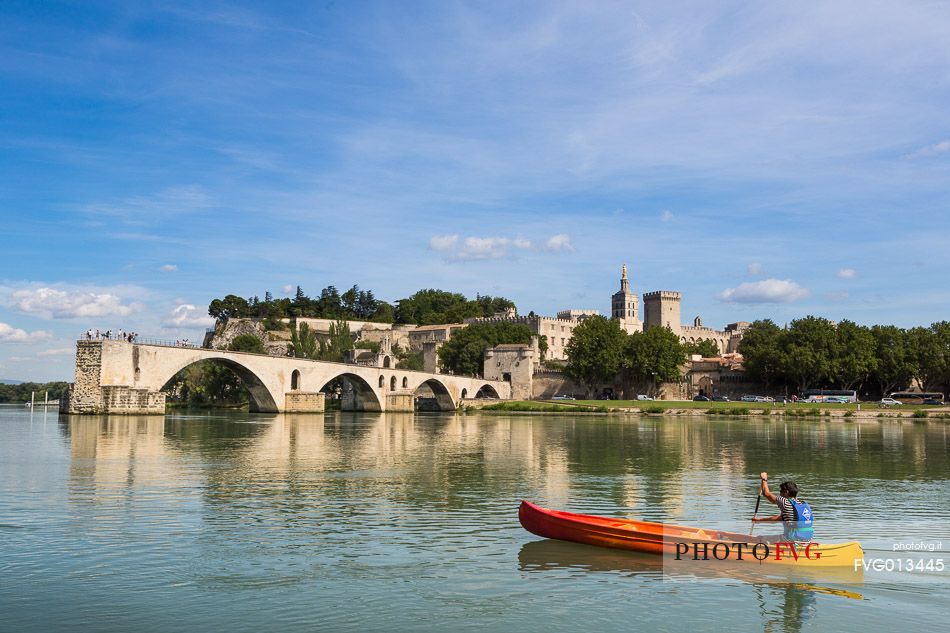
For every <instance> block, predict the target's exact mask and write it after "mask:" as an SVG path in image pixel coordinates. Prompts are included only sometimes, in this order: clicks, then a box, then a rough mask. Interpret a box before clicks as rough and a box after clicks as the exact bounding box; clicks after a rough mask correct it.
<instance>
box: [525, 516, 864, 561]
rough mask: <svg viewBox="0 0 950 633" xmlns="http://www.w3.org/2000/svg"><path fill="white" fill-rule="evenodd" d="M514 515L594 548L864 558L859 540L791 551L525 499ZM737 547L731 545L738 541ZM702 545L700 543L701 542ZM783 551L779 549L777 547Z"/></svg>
mask: <svg viewBox="0 0 950 633" xmlns="http://www.w3.org/2000/svg"><path fill="white" fill-rule="evenodd" d="M518 519H519V520H520V521H521V525H522V526H523V527H524V529H526V530H528V531H529V532H531V533H532V534H537V535H538V536H542V537H544V538H553V539H560V540H562V541H574V542H576V543H586V544H588V545H598V546H600V547H612V548H616V549H625V550H631V551H634V552H646V553H648V554H661V555H668V556H671V557H673V556H675V555H676V553H677V547H679V548H680V552H681V553H682V548H683V547H684V546H685V547H688V548H689V549H688V552H687V553H686V554H685V556H684V557H686V558H690V559H692V558H693V553H694V551H695V550H694V548H696V547H699V548H700V551H706V552H708V553H709V556H710V557H712V556H713V548H714V547H716V546H717V545H719V546H720V547H719V548H718V549H717V550H716V554H717V555H724V559H725V560H730V561H743V562H745V561H748V562H752V563H756V564H758V563H760V562H767V563H772V564H795V565H799V566H804V567H808V568H814V567H853V566H854V565H855V561H856V560H862V559H863V558H864V551H863V550H862V549H861V545H860V543H857V542H855V541H851V542H847V543H817V542H816V543H813V544H811V545H810V547H808V551H807V555H806V552H805V546H804V545H798V546H796V547H795V548H794V549H795V551H794V552H792V551H788V550H790V549H791V547H790V546H789V544H784V545H783V544H778V543H772V544H764V543H763V541H762V540H761V539H759V538H757V537H752V536H749V535H748V534H739V533H736V532H723V531H718V530H705V529H702V528H692V527H683V526H679V525H667V524H665V523H651V522H649V521H636V520H633V519H620V518H612V517H601V516H593V515H589V514H574V513H573V512H562V511H560V510H549V509H547V508H542V507H541V506H537V505H535V504H533V503H531V502H529V501H522V502H521V508H520V509H519V511H518ZM740 543H741V544H743V547H741V548H740V547H737V545H738V544H740ZM704 544H705V548H704V547H703V546H704ZM756 545H760V547H759V548H758V550H757V554H761V553H763V552H764V551H766V550H765V547H766V546H767V547H768V552H769V555H768V556H767V557H765V558H759V557H756V556H752V555H751V554H750V551H751V550H752V548H753V547H755V546H756ZM783 550H785V551H783Z"/></svg>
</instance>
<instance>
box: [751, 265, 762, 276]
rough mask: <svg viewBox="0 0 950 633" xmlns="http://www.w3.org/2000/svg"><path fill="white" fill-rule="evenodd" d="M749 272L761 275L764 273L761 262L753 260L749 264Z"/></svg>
mask: <svg viewBox="0 0 950 633" xmlns="http://www.w3.org/2000/svg"><path fill="white" fill-rule="evenodd" d="M749 274H750V275H756V276H758V275H761V274H762V264H760V263H759V262H752V263H751V264H749Z"/></svg>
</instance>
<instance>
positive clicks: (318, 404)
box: [284, 391, 326, 413]
mask: <svg viewBox="0 0 950 633" xmlns="http://www.w3.org/2000/svg"><path fill="white" fill-rule="evenodd" d="M325 409H326V394H324V393H322V392H320V391H290V392H288V393H287V394H286V395H285V400H284V411H285V412H287V413H322V412H323V411H324V410H325Z"/></svg>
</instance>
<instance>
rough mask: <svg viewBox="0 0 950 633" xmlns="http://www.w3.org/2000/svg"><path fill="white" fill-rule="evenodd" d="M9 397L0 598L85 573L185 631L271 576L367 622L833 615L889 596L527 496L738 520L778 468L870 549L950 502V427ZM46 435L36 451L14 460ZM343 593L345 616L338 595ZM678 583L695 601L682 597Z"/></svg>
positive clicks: (607, 622)
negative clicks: (665, 543) (568, 525)
mask: <svg viewBox="0 0 950 633" xmlns="http://www.w3.org/2000/svg"><path fill="white" fill-rule="evenodd" d="M2 413H3V412H2V411H0V414H2ZM18 415H19V416H20V417H18V418H16V421H17V422H22V427H21V428H20V427H16V425H15V424H13V423H10V424H6V423H5V424H3V425H0V438H2V440H3V441H2V442H0V474H3V475H4V477H3V478H0V485H6V486H7V487H6V492H5V495H6V496H5V497H4V496H0V513H6V515H9V516H18V517H19V516H27V515H29V514H30V513H31V512H32V513H34V514H35V517H34V518H33V519H32V521H33V522H34V523H36V524H43V526H44V529H45V530H47V532H44V533H42V534H41V536H33V535H32V533H30V534H27V532H26V531H25V530H21V532H23V535H22V536H18V538H20V539H21V540H20V541H19V542H16V543H14V544H12V545H11V546H10V547H9V548H7V549H6V550H5V551H0V564H6V565H8V566H7V567H5V569H8V570H12V573H11V574H10V575H9V579H10V581H11V582H10V583H8V586H9V587H14V589H9V588H8V589H3V588H0V598H3V597H7V598H9V597H10V595H11V594H10V593H9V592H11V591H18V590H16V589H15V588H16V587H17V586H18V583H25V585H29V583H31V582H33V583H34V584H33V585H30V586H31V587H32V589H33V590H34V591H35V592H38V593H36V596H37V597H36V598H35V599H34V598H32V597H27V598H23V597H22V595H21V593H17V596H16V597H17V599H18V600H21V601H22V602H18V603H17V604H24V605H27V606H29V607H30V608H29V609H27V608H26V607H23V608H22V609H21V612H22V614H24V615H23V618H27V617H28V616H29V617H32V614H34V613H37V612H39V611H42V609H41V608H40V605H42V604H47V603H52V602H56V599H58V596H60V595H63V594H68V593H69V592H70V591H74V592H76V593H77V596H74V597H73V598H72V602H70V601H69V600H63V601H62V604H64V605H69V604H73V605H78V604H85V603H84V602H83V600H84V599H85V590H86V589H89V588H91V589H92V590H94V591H95V592H98V594H97V595H113V594H115V593H116V592H119V593H121V594H122V595H123V596H125V598H124V600H126V602H123V603H121V604H119V603H116V604H115V605H114V607H113V610H112V612H111V613H112V616H113V617H116V618H119V617H120V614H122V613H137V612H139V611H136V609H143V608H144V609H146V610H147V609H149V608H150V609H152V612H153V613H155V612H162V611H163V609H167V608H168V606H167V605H168V604H175V605H176V608H179V607H180V610H181V611H182V612H187V613H189V614H195V615H196V617H197V615H206V616H207V620H206V621H204V622H197V621H191V624H193V625H195V626H192V627H191V628H193V629H201V628H208V627H207V626H205V627H201V626H198V625H199V624H202V623H204V624H208V623H218V622H219V620H226V619H227V618H228V617H232V618H233V617H237V616H236V614H238V613H240V614H241V616H242V617H243V618H244V619H241V620H239V621H238V622H237V623H238V624H239V625H240V626H238V628H242V627H243V628H248V627H249V626H251V625H250V624H247V623H254V626H256V628H258V629H260V628H267V624H266V622H267V620H266V618H265V612H264V611H261V612H257V611H256V610H254V609H251V606H250V605H252V604H253V603H254V600H256V599H259V598H260V596H263V595H267V596H270V598H271V599H272V600H273V601H274V602H273V603H272V605H271V606H273V607H274V608H275V609H285V612H284V614H285V615H287V616H288V617H289V618H290V621H294V622H299V623H300V626H298V627H296V628H299V629H306V628H308V626H309V627H310V628H312V624H313V622H315V621H320V622H323V623H327V622H329V623H331V625H330V626H329V627H328V628H331V629H334V630H336V629H347V628H349V629H352V630H359V629H360V628H362V629H363V630H381V629H384V628H387V627H389V625H390V624H391V622H390V620H391V619H392V614H393V613H402V614H414V615H415V616H417V617H416V619H414V620H413V621H412V625H407V626H403V627H399V626H395V627H392V628H396V629H398V628H406V629H413V630H417V629H418V628H419V624H420V623H432V624H431V626H428V625H427V626H423V627H422V628H428V629H430V630H439V629H438V627H437V626H436V624H442V625H443V628H444V623H446V622H453V623H457V622H462V623H467V622H474V619H473V617H472V614H473V613H474V614H477V616H478V617H479V618H483V619H484V618H489V620H490V621H492V622H494V623H495V624H496V626H494V627H493V628H494V630H512V629H517V630H547V629H549V628H557V623H558V622H559V620H557V619H556V618H557V617H564V616H565V613H566V611H565V610H567V612H568V613H567V614H568V615H571V616H572V617H574V616H577V615H579V614H581V607H575V606H570V605H578V604H595V605H597V608H598V614H597V615H598V617H599V618H601V620H600V621H599V622H598V623H597V624H598V627H597V628H599V629H602V630H621V626H620V624H621V623H629V622H630V620H631V619H637V620H638V621H640V622H644V621H646V622H649V623H650V624H652V625H654V628H656V626H657V625H666V626H667V627H668V628H694V629H697V626H696V624H697V622H699V623H700V625H701V624H702V623H705V624H706V628H709V627H710V624H716V623H718V624H721V625H722V626H732V624H733V622H732V618H733V617H736V618H741V617H745V618H746V620H744V621H743V624H742V625H741V626H737V627H736V630H739V629H744V628H762V629H764V630H769V631H771V630H774V631H796V630H799V629H801V628H802V627H803V626H804V625H805V624H806V623H807V624H814V626H816V627H818V626H821V627H824V628H829V627H831V628H833V626H834V624H835V623H840V622H841V621H843V617H847V616H846V615H842V611H841V608H842V607H841V605H844V604H846V605H849V609H850V608H852V607H853V605H854V604H860V605H863V606H865V605H866V604H867V603H868V602H874V601H875V600H876V601H877V602H875V604H887V605H888V608H890V606H891V605H892V602H893V601H892V600H890V599H889V598H888V597H887V595H885V596H883V597H881V596H880V595H877V596H875V597H872V598H870V599H868V600H865V601H862V602H860V603H859V602H857V601H854V600H846V599H843V598H842V597H841V596H844V597H855V595H856V594H849V592H853V591H855V590H856V589H855V588H854V587H853V586H852V587H850V588H849V587H848V586H847V585H842V584H841V583H840V582H838V581H835V580H833V579H831V580H829V579H815V578H812V579H801V580H800V581H797V580H796V581H795V582H790V581H788V580H785V581H782V580H781V579H777V578H762V577H750V576H748V575H743V574H742V573H738V574H729V575H727V576H721V575H720V576H708V575H707V576H703V575H702V574H697V573H694V572H693V571H690V572H683V573H682V574H681V575H682V576H683V578H681V579H680V581H679V582H676V578H673V579H672V580H673V582H675V584H673V582H671V579H670V578H669V576H670V574H669V573H665V570H663V569H662V567H661V565H662V560H661V559H656V558H653V557H641V556H638V555H637V554H633V553H625V552H624V553H617V552H613V551H610V550H602V549H598V548H590V547H587V546H579V545H576V544H566V543H565V544H560V543H556V542H553V541H541V542H537V541H535V537H533V536H532V535H530V534H528V533H527V532H525V531H524V530H523V529H522V528H521V526H520V524H519V523H518V520H517V508H518V504H519V502H520V501H521V499H530V500H533V501H536V502H538V503H540V504H542V505H544V506H547V507H554V508H562V509H566V510H573V511H578V512H586V513H590V514H602V515H615V516H625V517H631V518H644V519H648V520H658V521H671V522H673V521H675V522H677V523H682V524H687V525H697V526H716V527H717V528H721V529H725V530H738V531H742V532H745V531H748V528H749V522H748V519H749V517H750V515H751V511H752V507H753V505H754V500H755V484H756V482H757V473H758V472H759V471H760V470H769V472H774V473H776V476H777V477H788V478H794V479H796V480H797V481H799V483H800V484H801V485H802V486H803V489H804V490H806V491H807V495H808V496H807V498H808V499H809V501H810V502H811V503H812V505H813V507H815V509H816V512H819V513H820V515H819V519H820V522H821V523H820V526H819V529H820V531H821V535H822V537H823V538H825V537H826V538H828V540H831V541H836V540H850V539H857V540H861V541H862V542H863V543H864V545H865V547H866V549H868V550H869V551H870V550H873V549H875V548H876V549H877V551H879V552H881V551H885V550H889V548H890V541H889V539H892V538H897V537H896V536H895V535H898V534H899V535H900V538H901V540H912V539H926V540H937V539H938V538H939V537H940V536H941V535H946V531H947V525H948V521H947V511H946V508H947V507H950V496H948V494H950V492H948V489H947V487H946V481H947V472H948V471H950V458H948V432H947V427H946V425H943V424H926V425H904V426H903V428H901V429H895V428H892V423H884V424H880V425H878V424H868V425H857V424H850V423H843V422H834V423H829V422H816V421H809V422H794V421H792V422H785V421H771V420H770V421H765V420H729V419H723V418H715V419H706V418H692V419H689V420H682V419H673V418H670V419H664V418H660V417H657V418H648V419H637V418H625V417H586V418H571V417H557V416H543V417H541V416H504V415H499V416H490V415H481V416H465V415H439V414H436V415H412V414H382V413H334V414H327V415H325V416H324V415H306V414H297V415H289V414H288V415H271V416H265V415H249V414H247V413H235V414H218V413H215V414H208V413H199V414H179V413H176V414H174V415H169V416H166V417H165V418H161V417H157V418H156V417H154V416H127V417H118V416H116V417H113V416H109V417H98V418H97V417H69V416H63V417H61V418H59V422H58V424H56V425H54V423H53V422H52V420H55V419H56V418H55V417H54V418H51V421H50V423H49V428H48V429H46V428H45V427H43V426H42V425H41V423H39V413H37V414H36V418H35V419H36V422H35V423H33V424H32V425H31V424H30V421H29V419H28V415H27V413H26V412H19V413H18ZM5 422H6V421H5ZM57 428H58V433H57V432H55V429H57ZM39 448H42V449H43V450H39ZM44 451H45V452H44ZM38 454H41V455H43V456H45V457H44V458H45V459H48V463H45V462H44V463H43V467H42V469H40V468H32V469H31V468H29V464H27V465H24V464H25V463H26V460H27V459H28V458H29V459H33V458H35V457H34V456H36V455H38ZM27 472H28V473H30V476H29V477H27V476H25V475H23V474H22V473H27ZM30 486H32V488H31V487H30ZM21 489H22V490H27V491H28V493H21V492H20V490H21ZM34 499H35V500H34ZM858 499H860V502H859V501H857V500H858ZM881 507H886V508H887V513H886V514H887V516H882V513H880V512H876V511H874V509H875V508H881ZM869 508H870V509H871V510H872V511H869ZM14 522H16V523H27V522H29V521H27V520H23V521H21V520H20V519H19V518H18V519H17V520H16V521H13V520H10V521H7V523H14ZM0 523H2V522H0ZM31 539H32V540H31ZM943 540H944V542H950V536H944V538H943ZM77 543H79V544H78V545H77ZM552 544H553V545H552ZM577 548H581V549H577ZM11 559H13V560H15V565H13V566H10V563H9V561H10V560H11ZM24 561H25V562H24ZM17 565H19V566H17ZM24 570H26V571H24ZM37 570H39V571H37ZM674 576H675V574H674ZM36 579H40V580H42V583H40V582H39V581H38V580H36ZM562 580H567V581H568V582H561V581H562ZM40 585H41V588H46V591H47V594H46V598H47V600H41V597H42V596H43V595H44V594H43V593H42V591H41V588H40ZM126 586H132V587H134V588H135V589H136V592H124V591H120V590H123V589H124V587H126ZM875 588H876V589H877V590H880V586H879V585H875ZM80 589H81V590H82V591H80ZM269 590H273V591H275V592H277V591H279V593H274V594H268V593H267V592H268V591H269ZM859 590H860V591H861V592H862V593H863V594H865V596H868V595H869V591H873V590H872V589H871V588H869V587H861V588H859ZM4 591H6V592H8V593H4ZM940 591H941V592H942V593H939V597H941V598H945V597H946V595H947V593H946V588H945V587H944V588H942V589H940ZM78 594H81V595H78ZM23 595H27V594H26V593H23ZM30 595H32V594H30ZM353 595H359V596H360V604H361V606H362V607H364V608H363V609H362V610H359V613H354V610H353V609H352V608H348V607H346V605H350V604H352V600H353ZM921 595H926V594H925V592H924V591H921ZM927 597H928V598H929V597H930V596H927ZM31 600H32V602H30V601H31ZM683 600H687V602H690V603H695V604H697V605H699V606H700V607H701V609H697V610H694V612H692V613H686V612H685V611H684V610H683V609H682V606H681V605H682V601H683ZM57 604H59V603H57ZM222 604H227V610H225V609H224V608H222V607H221V605H222ZM930 604H931V602H928V601H924V600H923V599H921V602H920V603H919V604H918V605H917V608H916V609H915V610H914V614H913V615H914V616H915V617H920V613H921V612H923V613H924V614H925V616H927V615H928V614H929V615H930V616H936V615H939V614H935V613H932V612H928V611H927V609H928V608H934V607H930V606H928V605H930ZM341 605H342V606H341ZM526 605H529V606H526ZM564 605H569V606H567V607H565V606H564ZM921 605H922V606H921ZM644 606H648V607H649V609H650V613H648V614H646V615H644V614H643V613H642V612H641V608H643V607H644ZM96 607H97V608H99V609H104V610H108V605H105V601H103V600H98V602H96ZM186 607H187V608H186ZM559 609H560V610H559ZM700 610H701V611H703V612H702V613H699V611H700ZM921 610H922V611H921ZM545 611H547V612H550V613H551V614H552V615H550V616H539V615H538V613H539V612H545ZM273 612H274V611H271V612H270V613H273ZM843 613H846V614H847V613H850V611H845V612H843ZM878 613H879V614H880V613H881V612H878ZM558 614H559V615H558ZM723 614H728V615H723ZM904 615H905V616H906V615H908V614H907V613H904ZM407 617H408V616H407ZM347 618H350V619H347ZM491 618H494V619H491ZM539 618H540V619H539ZM710 618H711V620H710ZM823 618H824V620H823ZM829 618H832V619H829ZM896 618H897V616H894V617H893V618H891V619H890V620H888V619H887V618H884V619H882V620H881V622H887V623H888V624H890V625H893V624H895V623H896V622H897V621H898V620H897V619H896ZM937 619H939V618H937ZM750 620H754V622H752V623H751V624H750ZM24 621H26V620H24ZM117 621H118V620H117ZM271 621H272V620H271ZM354 623H355V624H354ZM126 624H128V625H129V626H128V627H127V628H134V627H133V626H132V625H133V624H135V623H132V622H126ZM232 624H233V622H232ZM356 624H359V625H362V626H356ZM600 625H603V626H600ZM139 628H142V627H139ZM144 628H149V627H144ZM158 628H161V627H158ZM290 628H294V627H290ZM463 628H465V627H463ZM489 628H490V629H491V628H492V627H489ZM622 628H623V629H628V628H629V626H624V627H622ZM648 628H649V627H648ZM698 628H702V627H701V626H699V627H698ZM865 628H870V629H874V628H875V627H874V626H870V627H865ZM878 628H883V629H885V630H886V629H887V628H888V627H886V626H883V625H882V626H881V627H878ZM890 628H893V627H890ZM697 630H698V629H697Z"/></svg>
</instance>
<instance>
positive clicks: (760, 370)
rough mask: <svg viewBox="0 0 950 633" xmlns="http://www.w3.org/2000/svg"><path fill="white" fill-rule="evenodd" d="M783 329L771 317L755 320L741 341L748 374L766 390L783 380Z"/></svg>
mask: <svg viewBox="0 0 950 633" xmlns="http://www.w3.org/2000/svg"><path fill="white" fill-rule="evenodd" d="M782 339H783V332H782V329H781V328H780V327H779V326H777V325H775V323H773V322H772V321H771V320H770V319H765V320H762V321H755V322H754V323H753V324H752V325H751V326H749V328H748V329H747V330H746V331H745V333H744V334H743V335H742V340H741V341H739V353H740V354H742V358H743V359H744V362H743V365H744V367H745V371H746V375H747V376H748V377H749V379H750V380H752V381H754V382H758V383H761V384H762V385H764V386H765V388H766V390H768V388H769V387H770V386H771V385H772V384H775V383H776V382H778V381H780V380H782V378H783V376H782V370H783V367H784V366H785V361H784V360H783V357H784V355H785V352H784V348H783V345H784V343H783V340H782Z"/></svg>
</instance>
